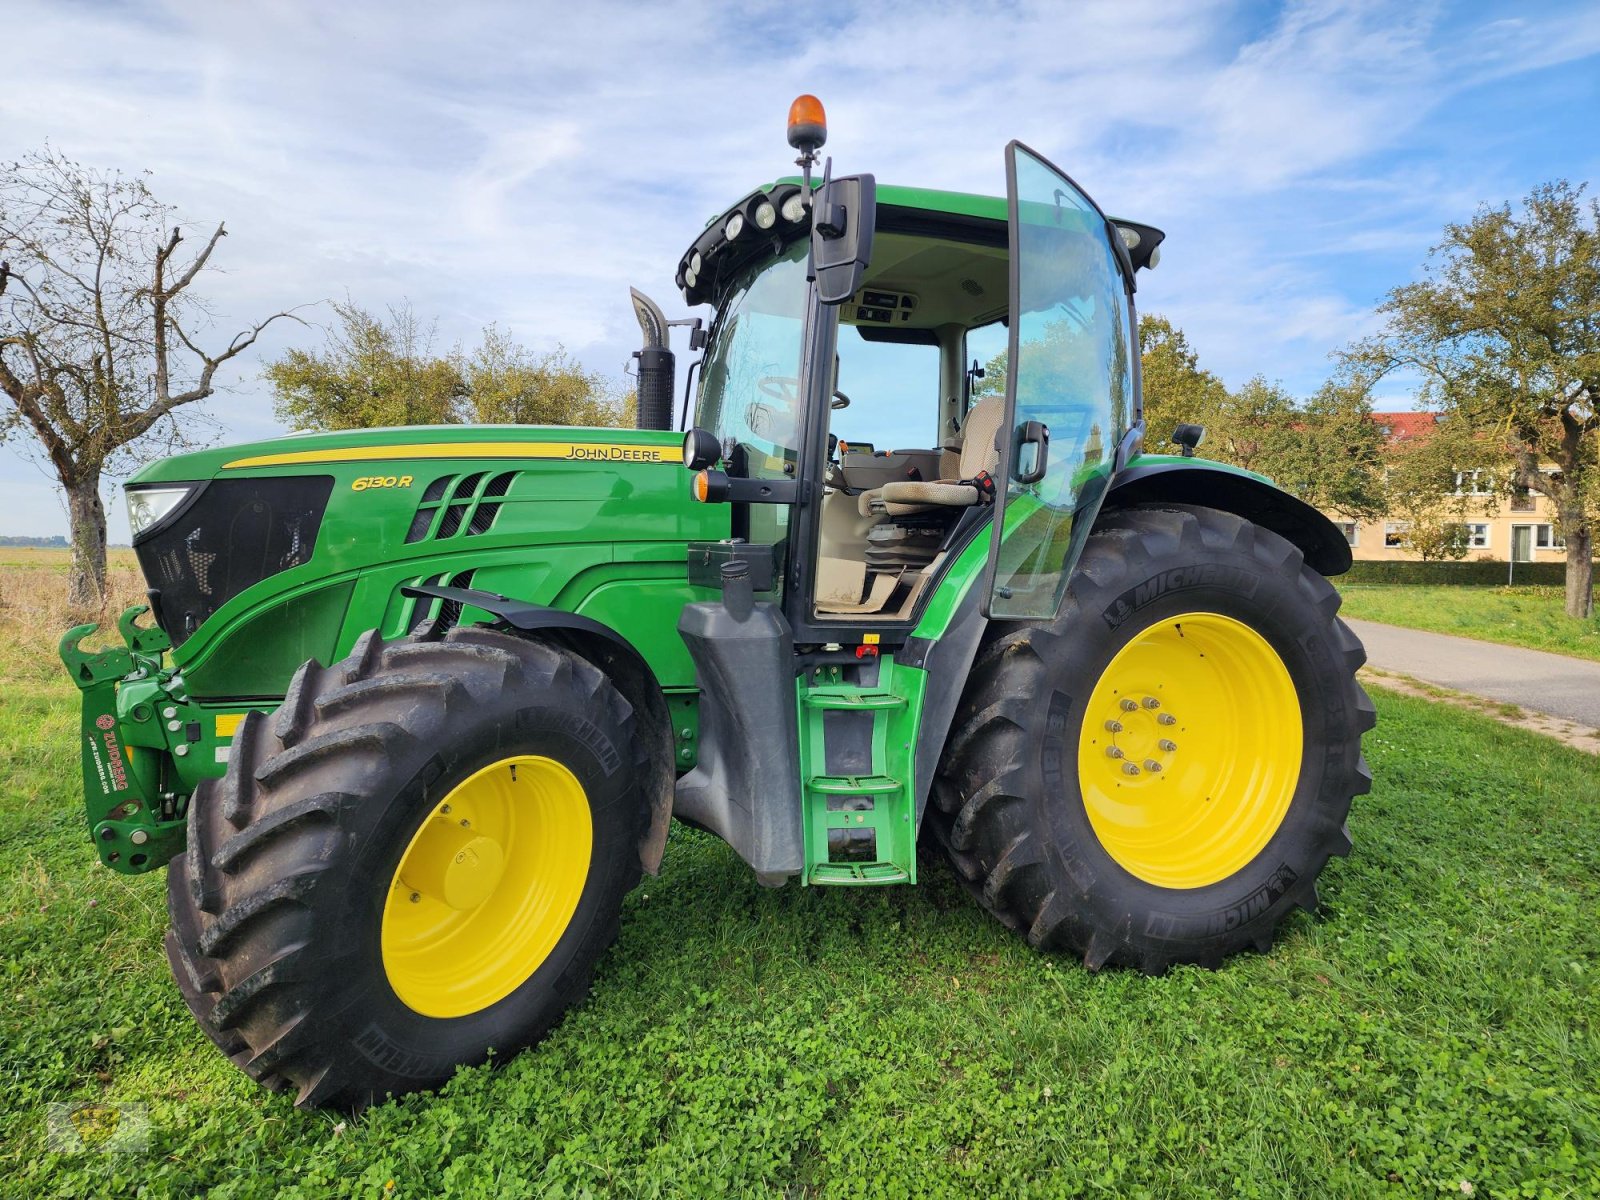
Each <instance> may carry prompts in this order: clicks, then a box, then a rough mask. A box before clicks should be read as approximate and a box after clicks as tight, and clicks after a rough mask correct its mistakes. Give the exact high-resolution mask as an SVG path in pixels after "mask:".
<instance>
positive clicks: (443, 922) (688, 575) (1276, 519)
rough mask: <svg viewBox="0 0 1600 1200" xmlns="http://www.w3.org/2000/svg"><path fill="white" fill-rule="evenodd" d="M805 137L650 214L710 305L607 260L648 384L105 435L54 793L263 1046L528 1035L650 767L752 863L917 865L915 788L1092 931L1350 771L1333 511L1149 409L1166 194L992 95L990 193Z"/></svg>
mask: <svg viewBox="0 0 1600 1200" xmlns="http://www.w3.org/2000/svg"><path fill="white" fill-rule="evenodd" d="M824 136H825V127H824V124H823V119H822V111H821V106H820V104H817V102H816V101H815V100H814V99H812V98H810V97H802V98H801V100H799V101H797V102H796V106H795V108H794V110H792V112H791V119H790V127H789V139H790V142H791V143H792V144H793V145H794V146H795V147H796V148H797V149H798V150H799V151H800V158H799V160H798V162H799V165H800V166H801V167H802V168H803V172H802V174H801V175H800V176H799V177H798V178H789V179H783V180H780V181H779V182H777V183H775V184H771V185H768V186H764V187H761V188H759V189H757V190H756V191H753V192H751V193H750V194H749V195H747V196H745V197H743V198H742V199H740V200H739V202H738V203H737V204H735V205H733V206H732V207H731V208H729V209H728V210H727V211H726V212H725V213H724V214H722V215H721V216H719V217H717V218H716V219H715V220H713V221H712V222H711V223H710V224H708V225H707V226H706V228H705V229H704V231H703V232H701V233H700V235H699V236H698V237H696V238H695V240H694V243H693V245H692V246H690V247H689V249H688V250H687V251H686V252H685V254H684V255H683V257H682V259H681V260H680V262H679V263H678V266H677V272H676V276H677V284H678V286H679V287H680V288H681V289H682V295H683V299H684V301H685V302H686V303H687V304H689V305H691V306H694V305H702V304H705V305H710V306H711V311H712V316H711V318H710V323H709V326H705V327H703V326H702V324H701V322H700V321H699V320H693V321H674V322H669V321H668V320H667V319H666V317H665V316H664V314H663V313H662V311H661V310H660V308H659V307H657V306H656V305H655V304H654V303H653V302H651V301H650V300H649V299H647V298H646V297H644V296H642V295H639V294H638V293H635V295H634V304H635V309H636V311H637V314H638V316H639V319H640V323H641V326H642V327H643V329H644V335H645V346H644V348H643V349H642V350H641V351H640V352H639V353H638V355H637V356H636V357H637V360H638V366H637V376H638V389H639V406H638V411H639V421H638V424H639V428H638V429H637V430H615V429H571V428H544V427H525V426H493V427H461V426H446V427H429V428H403V429H367V430H359V431H345V432H337V433H310V434H296V435H292V436H288V437H282V438H277V439H275V440H272V441H269V442H261V443H257V444H253V445H245V446H238V447H233V448H230V449H223V450H208V451H201V452H197V453H189V454H182V455H179V456H176V457H173V458H168V459H165V460H163V461H161V462H157V463H154V464H152V465H150V466H148V467H146V468H144V469H143V470H142V471H140V472H139V473H138V474H137V475H136V476H135V477H134V478H133V479H132V480H131V481H130V482H129V483H128V485H127V497H128V504H129V511H130V515H131V520H132V525H133V535H134V548H135V550H136V552H137V554H138V557H139V561H140V564H141V567H142V569H143V572H144V574H145V577H146V579H147V581H148V584H149V597H150V602H149V605H148V611H149V613H150V614H151V616H152V618H153V622H154V624H153V625H145V624H140V623H139V618H140V616H141V614H143V613H145V612H146V611H147V610H146V608H145V607H142V606H141V607H138V608H134V609H130V610H129V611H128V612H126V613H124V614H123V616H122V618H121V620H120V622H119V625H120V630H121V634H122V638H123V641H124V643H125V645H124V646H120V647H116V648H114V649H107V650H101V651H98V652H95V651H87V650H82V649H80V648H79V646H80V643H81V642H82V641H83V640H84V639H85V638H86V637H88V636H89V635H90V634H92V633H93V632H94V630H95V627H94V626H92V625H91V626H80V627H78V628H76V629H73V630H71V631H70V632H69V633H68V634H67V635H66V636H65V637H64V639H63V641H62V646H61V653H62V657H63V659H64V660H65V662H66V664H67V668H68V670H69V671H70V672H71V674H72V677H73V679H74V681H75V682H76V683H77V685H78V686H79V688H81V689H82V692H83V723H82V731H83V764H84V789H85V795H86V807H87V815H88V824H89V830H90V834H91V837H92V838H93V842H94V846H95V849H96V851H97V852H98V854H99V856H100V859H101V861H102V862H103V863H104V864H105V865H106V866H108V867H110V868H111V869H112V870H115V871H120V872H123V873H126V874H137V873H140V872H144V871H152V870H155V869H157V868H159V867H161V866H167V868H168V870H167V892H168V899H169V906H170V914H171V928H170V930H169V932H168V934H167V937H166V947H167V954H168V957H169V959H170V960H171V965H172V970H173V974H174V975H175V977H176V979H177V982H178V986H179V988H180V989H181V990H182V992H183V995H184V998H185V999H186V1000H187V1002H188V1004H189V1007H190V1009H191V1010H192V1011H193V1013H194V1016H195V1019H196V1020H197V1021H198V1022H199V1023H200V1026H201V1028H202V1029H204V1030H205V1032H206V1034H207V1035H208V1036H209V1037H210V1038H211V1040H212V1041H213V1042H215V1043H216V1044H217V1046H218V1047H219V1048H220V1049H221V1050H222V1052H223V1053H224V1054H226V1055H228V1056H229V1057H230V1058H231V1059H232V1060H233V1061H234V1062H235V1063H236V1064H237V1065H238V1066H239V1067H241V1068H242V1069H243V1070H245V1071H246V1072H248V1073H249V1074H250V1075H251V1076H252V1077H253V1078H255V1079H257V1080H259V1081H260V1082H261V1083H263V1084H265V1085H267V1086H269V1087H273V1088H283V1087H292V1088H294V1089H295V1090H296V1093H297V1097H298V1102H299V1103H300V1104H302V1105H319V1106H320V1105H329V1106H339V1107H346V1108H350V1107H359V1106H360V1105H362V1104H365V1103H368V1102H370V1101H372V1100H373V1099H377V1098H382V1097H383V1096H384V1095H386V1094H391V1093H392V1094H398V1093H404V1092H407V1091H412V1090H415V1089H419V1088H429V1087H433V1086H436V1085H438V1084H440V1083H441V1082H443V1081H444V1080H446V1079H447V1078H448V1077H449V1076H450V1075H451V1073H452V1072H453V1071H454V1070H455V1068H456V1067H457V1066H458V1065H459V1064H463V1063H471V1062H480V1061H482V1060H483V1059H484V1058H485V1057H486V1056H487V1055H488V1054H489V1052H490V1051H491V1049H492V1050H494V1051H496V1052H498V1053H499V1054H501V1055H504V1054H506V1053H509V1052H512V1051H515V1050H516V1049H518V1048H520V1047H523V1046H526V1045H528V1044H530V1043H532V1042H535V1041H537V1040H538V1039H539V1038H540V1037H541V1036H542V1035H543V1034H544V1033H545V1032H546V1031H547V1030H548V1029H549V1028H550V1027H551V1026H552V1024H553V1023H554V1022H556V1021H557V1020H559V1019H560V1018H561V1016H562V1014H563V1013H564V1012H565V1011H566V1010H567V1009H568V1008H569V1007H570V1006H571V1005H572V1004H574V1003H575V1002H576V1001H578V1000H579V999H580V998H581V997H582V996H583V995H584V994H585V991H586V989H587V988H588V986H589V981H590V978H591V975H592V972H593V970H594V967H595V964H596V962H597V960H598V959H599V957H600V956H601V954H602V953H603V952H604V951H605V949H606V947H607V946H608V945H609V944H610V943H611V941H612V940H613V938H614V937H615V935H616V933H617V926H618V920H619V916H620V913H621V909H622V903H623V899H624V897H625V896H626V895H627V893H628V892H629V890H630V889H631V888H633V887H634V885H635V884H636V883H637V882H638V880H639V878H640V873H641V872H649V873H654V872H656V871H657V870H658V869H659V867H660V864H661V859H662V855H663V852H664V850H665V847H666V843H667V831H668V826H669V824H670V822H671V819H672V818H673V817H676V818H678V819H679V820H680V821H684V822H685V823H687V824H689V825H691V826H694V827H696V828H699V829H703V830H708V831H710V832H711V833H713V834H715V835H717V836H718V837H720V838H722V839H724V840H725V841H727V843H728V844H729V845H730V846H732V847H733V849H734V850H735V851H736V852H737V853H738V855H739V856H740V857H741V858H742V859H744V860H745V862H747V863H748V864H749V866H750V868H751V869H752V870H753V871H754V873H755V876H756V878H757V879H758V880H759V881H760V882H761V883H762V884H764V885H768V886H773V887H777V886H781V885H783V884H785V883H786V882H788V881H795V882H796V883H798V885H799V886H802V887H824V886H825V887H880V886H887V885H893V884H910V883H914V882H916V878H917V845H918V839H919V837H920V836H921V835H922V834H923V833H924V832H926V833H927V834H928V835H930V836H931V838H932V839H933V841H934V842H935V843H937V845H938V847H939V848H940V849H942V851H943V852H944V854H945V855H946V856H947V857H948V860H949V861H950V863H951V864H952V866H953V869H954V871H955V873H956V875H957V876H958V877H959V878H960V880H961V881H962V882H963V883H964V884H965V885H966V887H967V888H968V890H969V891H970V892H971V894H972V896H973V898H974V899H975V901H976V902H977V903H978V904H980V905H982V906H983V907H984V908H985V909H987V910H988V911H989V912H990V913H992V914H993V915H994V916H995V917H996V918H997V919H998V920H1000V921H1001V922H1002V923H1004V924H1005V925H1007V926H1009V927H1010V928H1012V929H1014V930H1016V931H1017V932H1018V933H1019V934H1021V935H1022V936H1024V937H1026V938H1027V939H1028V942H1029V943H1030V944H1031V945H1033V946H1035V947H1037V948H1039V949H1040V950H1044V951H1060V952H1067V953H1071V954H1073V955H1075V956H1078V957H1079V958H1081V959H1082V961H1083V962H1084V964H1085V965H1086V966H1087V967H1089V968H1090V969H1091V970H1093V969H1098V968H1100V967H1102V966H1105V965H1107V964H1125V965H1127V966H1131V967H1135V968H1139V969H1142V970H1144V971H1147V972H1159V971H1162V970H1164V969H1165V968H1167V967H1168V966H1170V965H1172V964H1176V963H1197V964H1200V965H1202V966H1207V967H1215V966H1217V965H1218V964H1220V963H1221V962H1222V960H1223V959H1224V958H1225V957H1226V956H1227V955H1229V954H1231V953H1233V952H1235V951H1238V950H1241V949H1247V948H1252V947H1253V948H1255V949H1257V950H1260V951H1266V950H1268V949H1269V947H1270V946H1271V943H1272V939H1273V934H1274V931H1275V930H1276V929H1277V927H1278V926H1279V924H1280V923H1281V922H1282V921H1283V920H1284V919H1285V917H1286V916H1288V914H1289V913H1290V912H1291V911H1293V910H1294V909H1295V908H1296V907H1299V908H1304V909H1312V908H1314V907H1315V905H1316V903H1317V893H1316V879H1317V876H1318V874H1319V872H1320V871H1321V870H1322V869H1323V866H1324V865H1325V864H1326V862H1327V861H1328V858H1329V856H1330V855H1334V854H1344V853H1345V852H1346V851H1347V850H1348V849H1349V846H1350V842H1349V839H1348V837H1347V836H1346V832H1345V827H1344V821H1345V816H1346V813H1347V811H1348V809H1349V806H1350V801H1351V797H1352V796H1354V795H1356V794H1358V793H1361V792H1364V791H1366V790H1367V787H1368V783H1369V776H1368V773H1367V770H1366V767H1365V765H1364V763H1363V760H1362V756H1361V735H1362V733H1363V732H1364V731H1365V730H1367V729H1369V728H1371V727H1372V724H1373V719H1374V715H1373V708H1372V705H1371V704H1370V703H1369V701H1368V700H1367V698H1366V696H1365V695H1364V694H1363V692H1362V690H1361V688H1360V687H1359V686H1358V685H1357V684H1356V681H1355V672H1356V669H1357V668H1358V667H1359V666H1360V664H1361V662H1362V659H1363V652H1362V649H1361V646H1360V644H1359V643H1358V642H1357V640H1356V639H1355V638H1354V637H1353V636H1352V635H1351V633H1350V632H1349V630H1348V629H1346V628H1345V626H1344V625H1343V624H1342V623H1341V622H1340V621H1339V619H1338V617H1337V615H1336V614H1337V610H1338V607H1339V598H1338V595H1337V593H1336V592H1335V591H1334V589H1333V587H1332V586H1330V585H1329V583H1328V582H1327V578H1326V577H1327V576H1330V575H1335V574H1338V573H1339V572H1342V571H1344V570H1345V569H1346V568H1347V567H1348V566H1349V563H1350V552H1349V549H1348V547H1347V546H1346V543H1345V540H1344V538H1343V537H1342V536H1341V535H1340V533H1339V531H1338V530H1337V529H1336V528H1335V527H1334V526H1333V525H1332V524H1331V523H1330V522H1328V521H1327V520H1326V519H1324V518H1323V517H1322V516H1321V515H1320V514H1318V513H1317V512H1316V511H1315V510H1314V509H1312V508H1310V507H1308V506H1307V505H1305V504H1304V503H1302V502H1300V501H1299V500H1297V499H1295V498H1294V497H1292V496H1289V495H1286V494H1285V493H1283V492H1282V491H1279V490H1278V489H1277V488H1275V487H1274V486H1273V485H1272V484H1271V483H1270V482H1269V481H1267V480H1265V479H1263V478H1261V477H1260V476H1256V475H1252V474H1250V473H1248V472H1244V471H1240V470H1235V469H1232V468H1229V467H1225V466H1222V465H1220V464H1217V463H1212V462H1207V461H1205V460H1203V459H1199V458H1195V457H1193V449H1194V445H1195V444H1196V443H1197V442H1198V440H1199V435H1200V432H1201V431H1200V430H1199V429H1198V428H1197V427H1192V426H1182V427H1179V429H1178V431H1177V434H1176V437H1175V438H1174V440H1175V442H1176V443H1177V444H1178V446H1179V447H1180V450H1181V452H1180V453H1177V454H1171V455H1168V454H1160V453H1149V452H1147V451H1146V449H1145V443H1146V437H1147V434H1146V430H1145V425H1144V421H1143V417H1142V405H1141V400H1140V391H1139V357H1138V353H1137V338H1136V335H1135V330H1136V324H1135V315H1134V306H1133V295H1134V283H1135V278H1136V274H1137V272H1139V271H1141V270H1143V269H1147V268H1150V267H1153V266H1154V265H1155V263H1156V260H1157V256H1158V246H1159V244H1160V242H1161V240H1162V236H1163V235H1162V234H1161V232H1160V231H1158V230H1156V229H1153V228H1151V227H1149V226H1147V225H1142V224H1136V223H1134V222H1130V221H1122V220H1117V219H1112V218H1107V217H1106V216H1104V215H1103V214H1102V213H1101V211H1100V210H1099V208H1098V207H1096V205H1095V203H1094V202H1093V201H1092V200H1091V199H1090V198H1089V197H1088V196H1087V195H1086V194H1085V193H1084V192H1083V191H1082V190H1081V189H1079V188H1078V187H1077V186H1076V185H1075V184H1074V183H1073V182H1072V180H1070V179H1069V178H1068V177H1067V176H1066V175H1065V174H1063V173H1062V172H1060V171H1059V170H1057V169H1056V168H1055V167H1053V166H1051V165H1050V164H1049V163H1048V162H1046V161H1045V160H1044V159H1042V158H1040V157H1039V156H1038V155H1036V154H1034V153H1032V152H1031V151H1029V150H1028V149H1027V148H1026V147H1024V146H1022V145H1020V144H1017V143H1013V144H1011V145H1010V146H1009V147H1008V148H1007V150H1006V173H1007V199H1005V200H1000V199H991V198H988V197H983V196H973V195H963V194H956V193H950V192H939V191H928V190H923V189H916V188H897V187H882V188H879V187H876V186H875V183H874V180H873V178H872V177H871V176H870V175H857V176H851V177H842V178H837V179H836V178H832V177H831V168H830V169H828V170H825V171H824V172H823V178H822V179H821V180H820V181H817V183H813V180H812V166H813V163H814V161H815V159H816V153H817V150H818V148H819V147H820V146H821V144H822V142H823V139H824ZM672 325H679V326H685V327H687V329H688V339H687V340H688V344H689V347H690V349H691V350H692V351H694V352H698V353H699V354H700V357H699V358H698V360H697V362H696V363H695V364H694V365H692V366H691V367H690V368H689V370H688V372H687V375H688V378H687V379H685V380H684V381H683V383H682V386H683V392H682V395H683V404H684V408H685V412H684V414H683V417H682V419H681V420H675V419H674V416H675V414H674V409H675V407H676V404H675V397H676V396H677V394H678V384H677V383H675V366H674V356H673V353H672V351H671V350H670V348H669V341H670V339H669V334H670V332H671V330H670V328H669V326H672ZM1001 354H1003V355H1004V362H1005V371H1004V378H1003V379H1001V378H998V376H999V375H1000V374H1001V373H1000V372H999V371H994V372H992V374H993V375H995V376H996V378H988V377H986V376H985V372H984V368H983V365H982V364H984V363H989V362H993V361H995V359H996V357H997V356H998V355H1001ZM696 367H698V374H697V375H696ZM691 397H692V398H693V400H694V415H693V419H692V421H691V420H690V419H689V417H688V412H687V409H688V406H689V402H690V399H691ZM675 427H684V428H686V433H683V434H680V433H678V432H674V429H675ZM686 469H687V470H686Z"/></svg>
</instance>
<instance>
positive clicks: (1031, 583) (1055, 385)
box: [985, 142, 1133, 619]
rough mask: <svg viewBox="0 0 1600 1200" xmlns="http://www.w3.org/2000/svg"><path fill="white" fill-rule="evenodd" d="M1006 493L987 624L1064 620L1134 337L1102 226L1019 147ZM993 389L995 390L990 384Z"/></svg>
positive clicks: (1000, 495) (1127, 396)
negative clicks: (1059, 612)
mask: <svg viewBox="0 0 1600 1200" xmlns="http://www.w3.org/2000/svg"><path fill="white" fill-rule="evenodd" d="M1006 175H1007V187H1008V195H1009V202H1010V224H1011V256H1012V284H1011V329H1010V334H1011V336H1010V344H1009V346H1008V349H1007V363H1006V365H1007V377H1006V422H1005V426H1004V428H1005V429H1006V430H1007V431H1008V432H1007V437H1006V439H1005V440H1006V443H1007V449H1006V454H1005V457H1004V461H1003V468H1004V471H1005V475H1006V478H1005V485H1004V487H1001V488H999V489H997V493H996V496H995V505H996V512H995V520H994V534H993V536H994V542H993V546H992V549H991V554H990V571H991V582H990V589H989V616H991V617H993V618H1012V619H1016V618H1039V617H1051V616H1054V615H1055V612H1056V609H1057V606H1058V605H1059V603H1060V599H1061V594H1062V592H1063V590H1064V589H1065V587H1066V581H1067V578H1068V576H1069V575H1070V574H1071V572H1072V568H1073V566H1074V564H1075V563H1076V561H1077V557H1078V554H1079V553H1080V552H1081V550H1082V548H1083V542H1084V539H1085V538H1086V537H1087V536H1088V532H1089V529H1090V527H1091V526H1092V525H1093V524H1094V518H1095V514H1096V513H1097V512H1098V511H1099V506H1100V501H1101V498H1102V497H1103V496H1104V494H1105V489H1106V486H1107V484H1108V483H1109V481H1110V476H1111V468H1112V463H1113V460H1114V458H1115V455H1116V450H1117V445H1118V443H1119V442H1120V441H1121V438H1122V435H1123V433H1124V432H1125V431H1126V429H1127V427H1128V422H1129V419H1130V416H1131V413H1132V408H1133V365H1132V358H1131V355H1132V348H1133V337H1132V331H1131V326H1130V306H1129V302H1128V292H1127V287H1126V284H1125V281H1124V276H1123V273H1122V265H1121V261H1120V259H1119V258H1118V256H1117V254H1116V251H1115V249H1114V247H1113V245H1112V242H1111V234H1110V229H1109V226H1108V224H1107V222H1106V219H1105V217H1104V216H1103V215H1102V214H1101V212H1100V210H1099V209H1098V208H1097V207H1095V204H1094V202H1093V201H1092V200H1090V199H1089V198H1088V197H1087V196H1086V195H1084V194H1083V192H1081V191H1079V190H1078V188H1077V186H1076V185H1075V184H1073V182H1072V181H1071V180H1070V179H1068V178H1067V176H1066V175H1064V174H1062V173H1061V172H1060V171H1058V170H1057V169H1056V168H1055V167H1053V166H1051V165H1050V164H1049V163H1048V162H1046V161H1045V160H1044V159H1042V158H1039V157H1038V156H1037V155H1035V154H1033V153H1032V152H1031V151H1029V150H1028V149H1027V148H1026V147H1024V146H1022V145H1021V144H1019V143H1017V142H1013V143H1011V145H1010V146H1008V147H1007V148H1006ZM985 382H987V380H986V381H985Z"/></svg>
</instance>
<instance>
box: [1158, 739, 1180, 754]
mask: <svg viewBox="0 0 1600 1200" xmlns="http://www.w3.org/2000/svg"><path fill="white" fill-rule="evenodd" d="M1161 748H1162V749H1163V750H1165V751H1166V752H1167V753H1168V754H1171V753H1172V752H1173V751H1174V750H1176V749H1177V748H1178V743H1177V742H1175V741H1173V740H1172V739H1171V738H1162V739H1161Z"/></svg>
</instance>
